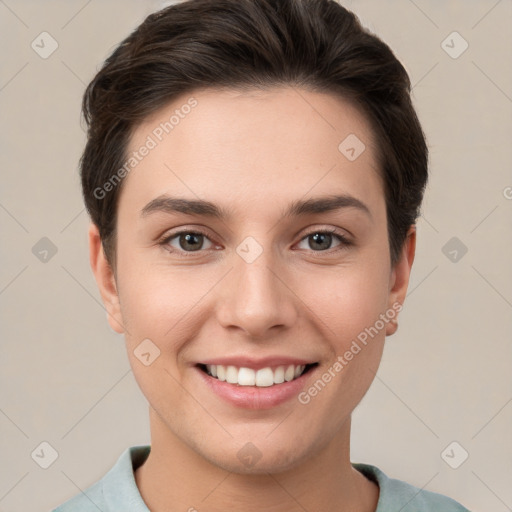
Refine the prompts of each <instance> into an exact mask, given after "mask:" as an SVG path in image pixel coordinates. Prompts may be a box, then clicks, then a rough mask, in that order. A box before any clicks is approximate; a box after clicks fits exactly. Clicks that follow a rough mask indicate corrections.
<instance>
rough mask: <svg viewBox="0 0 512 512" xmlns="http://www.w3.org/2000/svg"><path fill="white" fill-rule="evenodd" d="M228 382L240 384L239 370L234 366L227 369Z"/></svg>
mask: <svg viewBox="0 0 512 512" xmlns="http://www.w3.org/2000/svg"><path fill="white" fill-rule="evenodd" d="M226 382H229V383H230V384H238V369H237V368H235V367H234V366H228V367H227V368H226Z"/></svg>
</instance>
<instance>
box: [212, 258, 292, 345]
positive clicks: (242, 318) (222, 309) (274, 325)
mask: <svg viewBox="0 0 512 512" xmlns="http://www.w3.org/2000/svg"><path fill="white" fill-rule="evenodd" d="M217 318H218V321H219V323H220V324H221V325H222V326H223V327H224V328H227V329H231V330H234V329H238V330H240V331H242V332H244V333H245V334H246V335H247V336H248V337H250V338H254V339H262V338H265V337H270V336H271V335H275V334H276V333H278V332H279V331H280V330H285V329H286V328H289V327H291V326H293V325H294V324H295V323H296V321H297V304H296V297H295V295H294V294H293V291H292V289H291V287H290V284H289V283H287V282H286V274H285V272H283V271H282V269H280V268H279V267H278V266H277V265H276V262H275V261H273V258H272V257H271V255H270V251H264V252H263V253H262V254H261V255H260V256H259V257H258V258H257V259H256V261H253V262H252V263H248V262H246V261H244V260H243V259H242V258H241V257H239V256H238V255H234V267H233V269H232V270H231V272H230V273H229V275H228V276H227V280H226V284H225V286H224V287H223V289H222V297H221V300H220V301H219V303H218V307H217Z"/></svg>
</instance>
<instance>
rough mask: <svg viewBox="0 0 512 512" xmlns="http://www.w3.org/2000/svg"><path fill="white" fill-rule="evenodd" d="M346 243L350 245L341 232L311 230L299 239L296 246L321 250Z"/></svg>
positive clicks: (345, 244) (342, 245)
mask: <svg viewBox="0 0 512 512" xmlns="http://www.w3.org/2000/svg"><path fill="white" fill-rule="evenodd" d="M301 244H302V246H301ZM305 245H306V246H305ZM348 245H350V242H349V241H348V240H347V239H346V238H345V237H344V236H343V235H342V234H339V233H336V232H334V231H313V232H312V233H310V234H309V235H306V236H305V237H304V238H303V239H302V240H301V241H300V243H299V245H298V247H299V249H306V250H312V251H315V252H321V251H327V250H329V249H334V248H335V247H338V246H340V248H342V247H344V246H348Z"/></svg>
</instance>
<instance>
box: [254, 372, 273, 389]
mask: <svg viewBox="0 0 512 512" xmlns="http://www.w3.org/2000/svg"><path fill="white" fill-rule="evenodd" d="M273 385H274V372H273V371H272V368H262V369H261V370H258V371H257V372H256V386H260V387H262V388H266V387H268V386H273Z"/></svg>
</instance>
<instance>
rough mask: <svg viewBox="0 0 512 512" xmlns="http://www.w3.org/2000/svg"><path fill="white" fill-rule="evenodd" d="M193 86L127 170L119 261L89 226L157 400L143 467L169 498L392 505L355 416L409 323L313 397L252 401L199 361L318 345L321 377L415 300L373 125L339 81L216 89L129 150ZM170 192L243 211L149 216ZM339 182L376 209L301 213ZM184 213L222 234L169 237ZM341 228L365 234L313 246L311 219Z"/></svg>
mask: <svg viewBox="0 0 512 512" xmlns="http://www.w3.org/2000/svg"><path fill="white" fill-rule="evenodd" d="M191 96H193V97H194V98H195V99H196V100H197V102H198V104H197V106H196V107H195V108H194V109H193V110H192V111H191V112H190V114H188V115H187V116H186V117H185V118H184V119H182V120H180V123H179V124H178V125H177V126H175V128H174V129H173V131H172V133H170V134H169V135H167V136H166V137H165V138H164V139H163V140H162V141H161V142H160V143H159V144H158V146H157V147H156V148H154V149H153V150H152V151H150V153H149V154H148V155H147V156H146V157H145V158H144V159H143V160H142V161H141V162H140V163H139V164H138V166H137V167H136V169H134V170H133V171H132V172H131V173H130V174H129V175H128V176H127V177H126V178H125V182H124V184H123V188H122V191H121V195H120V199H119V205H118V224H117V228H118V231H117V256H116V272H115V274H114V273H113V271H112V269H111V267H110V265H109V264H108V262H107V260H106V258H105V255H104V253H103V250H102V247H101V240H100V237H99V234H98V230H97V228H96V227H95V226H94V225H91V227H90V231H89V241H90V259H91V266H92V269H93V271H94V274H95V277H96V280H97V283H98V286H99V289H100V292H101V295H102V298H103V301H104V304H105V307H106V309H107V311H108V317H109V322H110V325H111V327H112V328H113V329H114V330H116V331H117V332H119V333H124V334H125V339H126V347H127V354H128V358H129V361H130V364H131V367H132V370H133V374H134V376H135V378H136V380H137V382H138V384H139V386H140V388H141V390H142V392H143V393H144V395H145V397H146V398H147V400H148V402H149V416H150V427H151V446H152V448H151V453H150V455H149V457H148V459H147V461H146V462H145V464H144V465H142V466H141V467H140V468H138V469H137V470H136V472H135V477H136V482H137V485H138V487H139V490H140V493H141V495H142V497H143V499H144V501H145V502H146V504H147V505H148V507H149V508H150V509H151V510H152V511H153V512H154V511H156V512H160V511H164V510H165V511H169V510H176V511H183V510H188V509H189V508H190V507H195V508H196V509H197V510H208V511H221V510H225V509H226V505H229V506H230V508H232V509H236V510H244V511H253V510H254V511H261V510H270V511H274V510H275V511H277V510H279V511H280V512H283V511H287V510H304V509H305V510H325V511H335V510H336V511H340V510H343V511H357V512H363V511H364V512H370V511H374V510H375V508H376V506H377V500H378V495H379V489H378V486H377V485H376V484H374V483H373V482H370V481H369V480H367V479H366V478H365V477H364V476H363V475H362V474H361V473H359V472H358V471H356V470H355V469H354V468H353V467H352V466H351V465H350V451H349V447H350V417H351V413H352V411H353V410H354V408H355V407H356V406H357V404H358V403H359V402H360V401H361V399H362V397H363V396H364V394H365V393H366V391H367V390H368V388H369V386H370V384H371V382H372V380H373V378H374V374H375V372H376V371H377V369H378V366H379V363H380V359H381V355H382V351H383V346H384V340H385V336H389V335H391V334H393V333H394V332H395V330H396V328H397V325H396V323H393V322H388V323H386V325H385V328H384V329H382V330H381V331H380V332H379V334H378V335H377V336H375V337H374V338H373V339H372V340H371V342H369V343H368V344H367V345H366V346H365V347H364V348H363V349H362V350H361V351H360V352H359V353H358V354H357V355H356V356H354V358H353V359H352V360H351V361H350V362H349V363H348V364H347V365H346V366H344V368H343V370H342V371H341V372H339V373H338V374H337V375H336V377H335V378H333V379H332V380H331V382H330V383H329V384H328V385H326V386H325V388H324V389H323V390H322V391H321V392H320V393H318V395H317V396H315V397H314V398H313V399H311V401H310V402H309V403H308V404H306V405H304V404H301V403H300V402H299V401H298V400H297V399H295V398H293V399H291V400H288V401H287V402H285V403H284V404H281V405H278V406H276V407H274V408H271V409H267V410H248V409H243V408H237V407H234V406H233V405H231V404H230V403H228V402H225V401H223V400H222V399H221V398H219V397H218V396H217V395H215V394H214V393H213V392H211V391H210V390H209V389H208V388H207V386H205V385H204V383H203V382H202V380H201V379H200V378H199V376H198V372H197V369H195V368H194V366H193V365H194V364H195V363H197V362H198V361H201V360H206V359H209V358H213V357H221V356H227V355H239V356H241V355H250V356H253V357H263V356H267V355H290V356H295V357H302V358H305V359H307V360H312V361H316V362H318V367H317V368H316V370H315V371H314V372H313V373H312V374H310V376H309V377H310V378H309V380H308V381H307V383H306V384H305V386H304V387H305V389H307V388H308V387H309V386H310V385H311V384H312V383H313V382H314V381H315V380H316V379H318V378H319V377H320V375H321V374H322V373H324V372H325V371H327V369H328V368H329V367H331V366H332V365H333V363H334V361H335V360H336V357H337V356H338V355H343V354H344V353H345V352H346V351H347V350H348V349H349V347H350V345H351V343H352V341H353V340H354V339H356V337H357V335H358V334H359V333H360V332H362V331H363V330H364V329H365V328H367V327H369V326H372V325H374V324H375V322H376V320H377V319H378V318H379V315H380V314H383V313H385V312H386V310H388V309H389V308H392V306H393V304H396V303H400V304H402V303H403V302H404V298H405V294H406V291H407V285H408V281H409V275H410V271H411V265H412V263H413V259H414V251H415V229H414V226H411V228H410V230H409V233H408V236H407V239H406V241H405V243H404V246H403V249H402V252H401V255H400V258H399V260H398V262H397V263H396V264H395V265H393V266H392V265H391V262H390V257H389V242H388V236H387V219H386V208H385V199H384V189H383V183H382V179H381V177H380V175H379V171H378V167H377V163H376V153H375V142H374V136H373V133H372V129H371V125H370V124H369V123H368V122H367V120H366V119H365V118H364V117H363V116H362V114H361V113H360V112H359V111H358V110H357V109H356V108H355V107H353V106H351V105H350V104H349V103H348V102H346V101H345V100H343V99H341V98H339V97H336V96H334V95H331V94H325V93H319V92H312V91H308V90H305V89H295V88H291V87H284V86H283V87H278V88H272V89H268V90H265V91H256V90H254V91H244V92H240V91H234V90H213V89H208V90H198V91H194V92H193V94H192V93H189V94H187V95H184V96H182V97H181V98H178V99H176V100H175V101H173V102H172V104H170V105H168V106H166V107H165V108H163V109H161V110H160V111H159V112H157V113H156V114H154V115H152V116H151V117H150V118H148V119H146V120H145V121H144V123H143V124H141V125H140V126H138V128H137V129H136V130H135V132H134V133H133V136H132V139H131V143H130V148H129V151H132V150H136V149H137V148H139V147H140V146H141V145H142V144H144V141H145V140H146V138H147V136H148V134H151V132H152V130H154V128H155V127H156V126H158V124H159V123H160V122H162V121H164V120H168V119H169V117H170V115H171V114H172V113H173V111H174V110H175V109H176V108H179V107H180V105H183V104H184V103H186V101H187V99H189V98H190V97H191ZM351 133H354V134H356V135H357V137H358V138H359V139H360V140H361V141H363V142H364V144H365V146H366V149H365V151H364V152H363V153H362V154H361V155H360V156H359V157H358V158H357V159H356V160H354V161H352V162H351V161H349V160H348V159H347V158H346V157H345V156H344V155H343V154H342V153H340V151H339V150H338V145H339V144H340V142H341V141H343V140H344V139H345V138H346V137H347V136H348V135H349V134H351ZM162 194H168V195H172V196H173V197H180V198H185V199H198V198H199V199H204V200H208V201H211V202H212V203H215V204H216V205H218V206H219V207H222V208H225V209H226V210H227V211H228V212H230V213H231V215H230V216H229V217H227V218H226V219H223V220H219V219H215V218H210V217H208V216H201V215H197V214H194V215H192V214H183V213H169V212H153V213H151V214H149V215H146V216H144V215H142V214H141V211H142V209H143V208H144V207H145V206H146V205H147V204H148V203H149V202H150V201H152V200H153V199H155V198H157V197H159V196H161V195H162ZM332 194H346V195H350V196H353V197H355V198H357V199H358V200H360V201H361V202H363V203H364V204H365V205H366V206H367V208H368V211H369V213H366V212H364V211H362V210H361V209H358V208H354V207H346V208H340V209H338V210H335V211H329V212H323V213H313V214H307V215H303V216H288V217H283V212H284V211H285V210H286V208H287V207H288V205H289V204H290V203H291V202H292V201H296V200H301V199H310V198H317V197H322V196H329V195H332ZM180 229H182V230H188V231H189V232H196V231H197V229H202V230H204V231H205V232H206V234H207V236H208V238H206V239H205V240H204V245H203V247H204V249H201V250H199V251H189V252H188V253H187V252H186V249H183V248H182V247H183V246H180V243H179V237H175V238H174V239H172V240H171V241H168V242H167V244H165V243H164V244H162V243H160V242H161V239H162V238H163V237H164V235H168V236H170V235H173V234H175V233H176V232H177V231H180ZM325 229H337V230H338V232H339V233H341V234H343V235H345V237H346V238H347V239H348V240H349V241H350V242H351V243H350V245H344V244H343V243H340V242H339V241H338V240H337V239H336V237H333V238H332V242H331V245H330V246H329V242H327V245H328V247H329V248H328V249H327V250H324V251H321V250H319V249H318V246H317V245H314V243H313V245H312V246H311V245H310V243H311V239H312V237H311V236H307V235H313V234H314V233H316V232H319V231H320V232H322V230H325ZM248 236H251V237H253V238H254V239H255V240H257V242H258V243H259V244H260V246H261V247H262V249H263V252H262V254H261V255H260V256H259V257H258V258H257V259H256V260H255V261H254V262H252V263H247V262H246V261H245V260H244V259H242V258H241V257H240V256H239V255H238V254H237V252H236V248H237V247H238V245H239V244H240V243H241V242H242V241H243V240H244V239H245V238H246V237H248ZM340 244H341V245H340ZM186 247H187V246H186V245H185V248H186ZM180 254H181V255H182V256H180ZM187 256H188V257H187ZM146 338H149V339H150V340H152V342H153V343H154V344H155V345H156V346H158V348H159V350H160V356H159V357H158V358H157V359H155V360H154V362H153V363H152V364H150V365H149V366H145V365H144V364H142V363H141V362H140V361H139V359H138V358H137V357H135V355H134V350H135V349H136V348H137V346H138V345H139V344H140V342H141V341H142V340H144V339H146ZM313 376H314V378H313ZM248 442H251V443H253V444H254V445H255V446H256V447H257V449H258V450H259V452H260V453H261V459H260V460H259V461H258V462H257V463H256V464H255V465H253V466H252V467H246V466H244V464H242V463H241V461H240V460H239V458H238V457H237V453H238V451H239V450H240V449H241V448H242V447H244V446H245V445H246V443H248Z"/></svg>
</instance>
